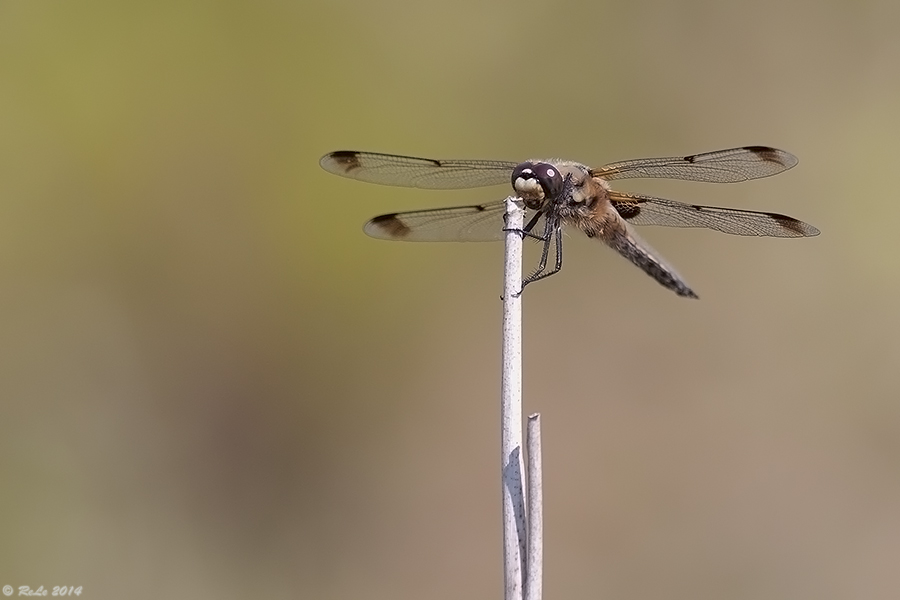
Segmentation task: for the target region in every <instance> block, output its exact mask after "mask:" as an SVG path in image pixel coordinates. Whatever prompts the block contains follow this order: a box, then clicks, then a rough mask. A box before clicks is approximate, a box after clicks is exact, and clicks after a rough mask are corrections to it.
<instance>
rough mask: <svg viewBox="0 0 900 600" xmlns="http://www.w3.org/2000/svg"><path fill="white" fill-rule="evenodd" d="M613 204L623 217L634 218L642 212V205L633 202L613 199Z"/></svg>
mask: <svg viewBox="0 0 900 600" xmlns="http://www.w3.org/2000/svg"><path fill="white" fill-rule="evenodd" d="M612 205H613V208H615V209H616V212H618V213H619V216H621V217H622V218H623V219H633V218H635V217H636V216H638V215H639V214H641V207H640V206H638V205H637V204H636V203H633V202H616V201H615V200H613V201H612Z"/></svg>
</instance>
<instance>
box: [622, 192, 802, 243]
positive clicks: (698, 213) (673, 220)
mask: <svg viewBox="0 0 900 600" xmlns="http://www.w3.org/2000/svg"><path fill="white" fill-rule="evenodd" d="M609 199H610V201H611V202H612V205H613V207H615V209H616V210H617V211H618V212H619V214H620V215H621V216H622V218H624V219H625V220H626V221H628V222H629V223H633V224H635V225H663V226H666V227H705V228H707V229H714V230H716V231H721V232H723V233H730V234H733V235H755V236H769V237H811V236H814V235H819V230H818V229H816V228H815V227H813V226H812V225H810V224H808V223H804V222H803V221H798V220H797V219H795V218H793V217H789V216H787V215H781V214H778V213H767V212H755V211H752V210H739V209H736V208H719V207H715V206H698V205H695V204H684V203H682V202H675V201H674V200H666V199H664V198H654V197H653V196H642V195H639V194H626V193H623V192H614V191H610V192H609Z"/></svg>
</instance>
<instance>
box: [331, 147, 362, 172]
mask: <svg viewBox="0 0 900 600" xmlns="http://www.w3.org/2000/svg"><path fill="white" fill-rule="evenodd" d="M326 158H330V159H332V160H333V161H334V162H335V164H337V165H340V167H341V168H342V169H343V170H344V171H345V172H350V171H353V170H354V169H358V168H359V152H355V151H353V150H338V151H337V152H332V153H331V154H329V155H328V156H327V157H326Z"/></svg>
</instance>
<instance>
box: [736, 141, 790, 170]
mask: <svg viewBox="0 0 900 600" xmlns="http://www.w3.org/2000/svg"><path fill="white" fill-rule="evenodd" d="M744 150H749V151H750V152H752V153H753V154H755V155H757V156H758V157H760V158H761V159H763V160H764V161H766V162H771V163H776V164H779V165H781V166H782V167H786V166H787V165H786V164H785V163H784V161H783V160H782V159H781V156H780V153H779V152H778V151H777V150H776V149H775V148H769V147H768V146H744Z"/></svg>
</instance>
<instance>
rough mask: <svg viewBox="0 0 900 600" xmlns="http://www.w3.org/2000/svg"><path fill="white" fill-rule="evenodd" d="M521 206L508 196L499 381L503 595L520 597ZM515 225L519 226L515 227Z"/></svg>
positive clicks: (519, 599)
mask: <svg viewBox="0 0 900 600" xmlns="http://www.w3.org/2000/svg"><path fill="white" fill-rule="evenodd" d="M523 219H524V211H523V210H522V208H521V207H519V205H518V204H517V203H516V201H515V198H513V197H509V198H507V199H506V217H505V220H506V229H507V231H506V254H505V256H506V262H505V271H504V276H505V278H504V285H503V357H502V361H503V365H502V367H503V376H502V379H501V384H500V428H501V442H500V444H501V464H502V471H501V473H502V478H503V567H504V568H503V574H504V581H505V593H504V598H505V600H522V590H523V581H524V576H525V542H526V527H525V497H524V490H523V487H522V299H521V297H520V295H519V294H520V292H521V287H522V235H521V233H520V232H519V231H520V230H521V229H522V226H523ZM517 230H518V231H517Z"/></svg>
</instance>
